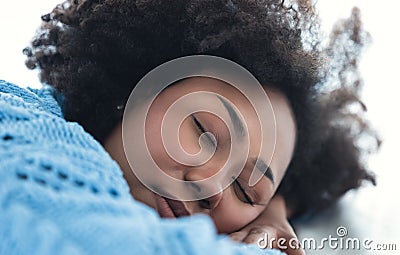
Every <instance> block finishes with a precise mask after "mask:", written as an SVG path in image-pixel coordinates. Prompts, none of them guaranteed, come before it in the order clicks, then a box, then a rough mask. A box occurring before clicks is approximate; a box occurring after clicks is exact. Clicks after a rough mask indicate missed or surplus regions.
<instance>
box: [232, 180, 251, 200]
mask: <svg viewBox="0 0 400 255" xmlns="http://www.w3.org/2000/svg"><path fill="white" fill-rule="evenodd" d="M232 179H234V185H235V187H237V188H238V189H239V190H237V189H236V188H234V190H235V193H236V195H237V196H238V198H239V200H240V201H242V202H245V203H247V204H250V205H251V206H254V201H253V199H251V197H250V196H249V194H247V192H246V190H245V189H244V188H243V186H242V185H241V184H240V182H239V181H238V179H237V178H235V177H232Z"/></svg>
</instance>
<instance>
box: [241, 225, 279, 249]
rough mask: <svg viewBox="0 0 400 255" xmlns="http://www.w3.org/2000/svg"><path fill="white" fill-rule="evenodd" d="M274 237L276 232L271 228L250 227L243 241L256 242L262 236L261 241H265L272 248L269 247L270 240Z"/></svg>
mask: <svg viewBox="0 0 400 255" xmlns="http://www.w3.org/2000/svg"><path fill="white" fill-rule="evenodd" d="M276 237H277V232H276V230H275V229H273V228H265V227H264V228H252V229H251V230H250V231H249V233H248V234H247V236H246V237H245V238H244V240H243V242H244V243H247V244H258V243H259V240H260V239H261V238H262V239H263V242H266V246H267V247H268V248H272V247H270V240H272V239H273V238H276Z"/></svg>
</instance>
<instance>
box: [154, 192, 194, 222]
mask: <svg viewBox="0 0 400 255" xmlns="http://www.w3.org/2000/svg"><path fill="white" fill-rule="evenodd" d="M154 198H155V201H156V210H157V212H158V214H159V215H160V217H161V218H179V217H182V216H189V215H190V213H189V212H188V210H187V209H186V207H185V205H184V204H183V203H182V202H181V201H178V200H173V199H169V198H166V197H163V196H160V195H158V194H154Z"/></svg>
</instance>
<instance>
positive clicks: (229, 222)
mask: <svg viewBox="0 0 400 255" xmlns="http://www.w3.org/2000/svg"><path fill="white" fill-rule="evenodd" d="M264 90H265V91H266V93H267V95H268V97H269V99H270V102H271V105H272V108H273V110H274V115H275V119H276V145H275V150H274V153H273V156H272V160H271V162H270V160H269V158H270V157H268V156H266V155H260V157H259V158H260V159H262V160H264V161H265V162H270V164H269V167H270V169H271V170H272V174H273V176H274V180H273V182H272V181H271V180H270V179H269V178H267V177H265V176H263V177H262V178H261V179H260V181H259V182H258V183H257V184H256V185H254V186H252V187H250V186H249V185H248V182H249V178H250V174H251V170H252V169H253V166H254V165H253V163H254V162H252V161H250V160H249V161H248V162H246V164H245V167H244V169H243V170H242V172H241V173H240V175H239V176H238V179H237V182H236V181H235V182H233V183H232V184H231V185H230V186H228V187H226V188H225V189H223V190H219V192H217V193H216V194H215V195H213V196H212V197H209V198H207V199H205V200H202V201H201V200H200V201H185V202H183V204H184V206H185V208H186V210H187V211H188V212H189V213H190V215H192V214H195V213H205V214H207V215H209V216H210V217H211V218H212V220H213V222H214V223H215V226H216V228H217V230H218V232H219V233H232V232H234V231H237V230H239V229H240V228H242V227H244V226H245V225H247V224H249V223H250V222H251V221H253V220H254V219H255V218H256V217H257V216H258V215H259V214H260V213H261V212H262V211H263V210H264V209H265V207H266V205H267V204H268V202H269V201H270V199H271V198H272V197H273V195H274V193H275V191H276V189H277V188H278V186H279V183H280V182H281V180H282V178H283V176H284V174H285V171H286V168H287V166H288V165H289V163H290V160H291V158H292V153H293V149H294V146H295V140H296V125H295V121H294V117H293V113H292V110H291V106H290V104H289V102H288V100H287V98H286V97H285V96H284V95H283V94H282V93H281V92H279V91H277V90H276V89H272V88H271V87H268V86H264ZM198 91H209V92H214V93H216V94H218V95H221V96H223V97H225V98H227V99H228V100H229V101H230V102H231V103H232V104H234V106H236V109H237V110H239V111H240V113H241V114H242V116H243V117H244V121H245V123H246V126H247V130H246V132H247V134H248V137H249V141H250V147H249V158H251V157H252V156H256V155H258V153H259V150H260V140H261V139H260V135H261V131H260V125H259V122H258V119H257V115H256V113H255V111H254V109H253V108H252V106H251V104H250V103H249V102H248V100H247V99H246V98H245V96H244V95H243V94H241V93H240V92H239V91H238V90H237V89H235V88H234V87H233V86H231V85H229V84H227V83H225V82H223V81H220V80H217V79H212V78H207V77H192V78H187V79H184V80H182V81H179V82H178V83H176V84H174V85H173V86H170V87H168V88H167V89H165V90H164V91H162V92H161V93H160V94H159V95H158V96H157V98H156V99H155V101H154V102H153V104H152V106H151V107H150V110H149V112H148V115H147V120H146V129H145V134H146V142H147V146H148V149H149V152H150V154H151V156H152V157H153V160H154V161H155V162H156V163H157V165H158V166H159V167H160V168H161V169H162V170H163V171H164V172H165V173H167V174H168V175H170V176H172V177H174V178H177V179H179V180H185V181H198V180H203V179H206V178H208V177H210V176H212V175H214V174H216V172H218V171H219V170H220V169H221V167H222V166H223V164H224V162H225V161H226V160H227V158H228V155H229V150H230V149H231V148H230V138H229V131H228V128H227V126H226V124H224V122H223V121H222V120H221V119H220V118H218V117H217V116H215V115H213V114H211V113H208V112H197V113H195V114H193V115H194V116H195V119H196V121H197V122H198V123H197V124H200V125H201V126H202V127H203V128H204V130H205V131H208V132H211V133H213V134H214V135H215V136H216V137H217V138H218V139H217V140H218V141H217V147H216V151H215V153H214V155H213V156H212V158H211V159H210V160H208V161H207V162H206V163H204V164H202V165H198V166H187V165H183V164H180V163H179V162H176V161H175V160H173V159H172V158H171V157H170V156H168V154H167V152H166V150H165V148H164V146H163V142H162V138H161V122H162V120H163V116H164V115H165V112H166V111H167V109H168V107H170V106H171V104H173V103H174V102H175V101H176V100H177V99H179V98H180V97H182V96H184V95H187V94H189V93H193V92H198ZM213 102H217V101H216V100H214V101H213ZM204 103H210V102H204ZM221 107H223V106H222V104H221ZM180 121H182V120H180ZM196 121H195V120H194V118H191V117H187V118H186V119H184V120H183V121H182V123H181V126H180V128H179V131H178V134H179V142H180V144H181V146H182V148H183V149H184V150H185V151H186V152H187V153H190V154H195V153H196V152H198V151H199V150H200V149H201V148H200V145H199V136H200V135H201V132H202V131H201V130H200V129H199V126H198V125H197V124H196ZM228 121H229V120H228ZM230 121H231V120H230ZM268 121H273V117H272V116H271V120H268ZM167 132H168V130H167ZM170 132H171V134H172V133H173V132H174V130H170ZM175 133H176V130H175ZM167 135H168V134H167ZM264 142H266V143H268V142H271V141H269V140H268V139H264ZM104 147H105V149H106V150H107V151H108V152H109V153H110V155H111V157H112V158H113V159H114V160H116V161H117V163H118V164H119V165H120V167H121V169H122V171H123V173H124V177H125V179H126V180H127V182H128V184H129V187H130V189H131V194H132V196H133V197H134V198H135V199H136V200H138V201H141V202H143V203H145V204H147V205H148V206H150V207H152V208H154V209H157V203H156V201H155V196H154V192H152V191H151V190H150V189H148V188H147V187H146V186H145V185H143V184H142V183H141V182H140V181H139V180H138V178H136V176H135V175H134V173H133V172H132V170H131V167H130V165H129V163H128V161H127V159H126V156H125V152H124V148H123V142H122V125H121V124H119V125H117V127H116V128H115V129H114V130H113V132H112V133H111V134H110V136H109V137H108V138H107V140H106V142H105V143H104ZM232 149H235V148H232ZM239 185H240V187H239ZM213 186H214V185H213ZM215 187H219V184H218V183H215V186H214V187H209V188H215ZM243 192H245V193H246V195H247V197H246V195H245V194H243ZM248 198H250V199H251V201H252V202H253V204H250V203H249V202H248V200H247V199H248Z"/></svg>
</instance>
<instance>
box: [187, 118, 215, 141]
mask: <svg viewBox="0 0 400 255" xmlns="http://www.w3.org/2000/svg"><path fill="white" fill-rule="evenodd" d="M190 116H191V117H192V119H193V122H194V124H195V125H196V126H197V128H198V129H199V131H200V132H201V133H202V134H203V133H206V132H208V131H207V130H205V129H204V127H203V125H201V123H200V121H199V120H198V119H197V118H196V117H195V116H194V115H193V114H191V115H190ZM206 135H207V139H208V140H209V142H210V143H212V145H213V146H214V147H217V144H218V136H217V134H214V135H215V139H216V140H217V143H215V141H214V140H213V139H212V138H211V137H210V135H209V134H206Z"/></svg>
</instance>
